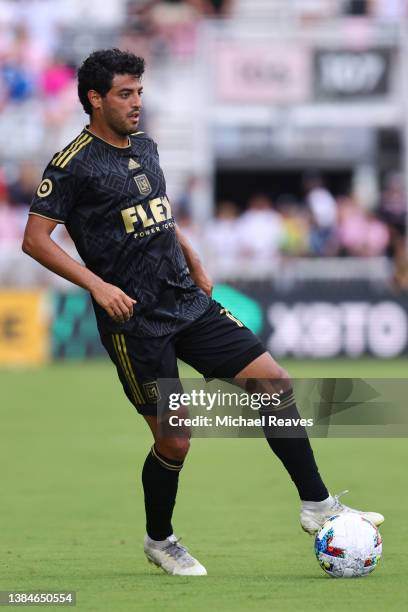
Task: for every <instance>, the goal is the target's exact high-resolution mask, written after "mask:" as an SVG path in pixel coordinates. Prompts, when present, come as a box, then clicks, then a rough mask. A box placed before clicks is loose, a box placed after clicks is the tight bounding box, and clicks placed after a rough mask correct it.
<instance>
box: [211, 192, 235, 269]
mask: <svg viewBox="0 0 408 612" xmlns="http://www.w3.org/2000/svg"><path fill="white" fill-rule="evenodd" d="M237 220H238V207H237V205H236V204H235V203H234V202H229V201H227V200H225V201H222V202H219V204H218V206H217V211H216V216H215V218H214V219H211V221H209V223H208V224H207V227H206V231H205V236H204V240H205V244H206V247H207V250H208V252H209V254H210V255H211V256H212V257H214V259H219V260H220V261H221V260H223V259H224V258H227V259H232V260H234V261H235V259H236V257H237V255H238V253H239V237H238V233H237Z"/></svg>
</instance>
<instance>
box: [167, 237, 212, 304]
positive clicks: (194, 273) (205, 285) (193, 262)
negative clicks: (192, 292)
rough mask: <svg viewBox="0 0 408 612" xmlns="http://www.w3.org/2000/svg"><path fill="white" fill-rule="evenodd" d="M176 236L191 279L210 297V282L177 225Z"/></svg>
mask: <svg viewBox="0 0 408 612" xmlns="http://www.w3.org/2000/svg"><path fill="white" fill-rule="evenodd" d="M176 235H177V238H178V240H179V242H180V245H181V248H182V251H183V253H184V257H185V258H186V262H187V265H188V268H189V270H190V274H191V278H192V279H193V281H194V282H195V284H196V285H197V287H200V288H201V289H202V290H203V291H205V293H206V294H207V295H211V293H212V290H213V283H212V280H211V279H210V277H209V276H208V274H207V272H206V271H205V269H204V267H203V265H202V263H201V261H200V258H199V257H198V255H197V253H196V252H195V251H194V249H193V247H192V246H191V244H190V243H189V241H188V240H187V238H186V237H185V236H184V234H183V233H182V231H181V230H180V228H179V227H178V225H176Z"/></svg>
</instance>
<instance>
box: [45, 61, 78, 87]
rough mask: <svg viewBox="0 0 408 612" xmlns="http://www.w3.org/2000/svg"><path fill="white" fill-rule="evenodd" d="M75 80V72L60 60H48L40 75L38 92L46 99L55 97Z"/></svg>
mask: <svg viewBox="0 0 408 612" xmlns="http://www.w3.org/2000/svg"><path fill="white" fill-rule="evenodd" d="M74 78H75V71H74V70H73V69H72V68H71V67H70V66H67V65H66V64H65V63H64V62H63V60H62V58H58V57H56V58H50V60H49V62H48V64H47V65H46V66H45V67H44V70H43V71H42V73H41V80H40V91H41V93H42V94H43V95H44V96H46V97H55V96H57V95H59V94H60V93H61V92H62V91H63V90H64V89H66V88H67V87H68V85H69V84H70V83H71V81H72V80H73V79H74Z"/></svg>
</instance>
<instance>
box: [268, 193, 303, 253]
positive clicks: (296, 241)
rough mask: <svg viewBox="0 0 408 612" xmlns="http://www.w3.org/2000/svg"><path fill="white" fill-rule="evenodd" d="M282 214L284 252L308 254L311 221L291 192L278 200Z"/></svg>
mask: <svg viewBox="0 0 408 612" xmlns="http://www.w3.org/2000/svg"><path fill="white" fill-rule="evenodd" d="M276 207H277V209H278V211H279V212H280V214H281V215H282V225H283V239H282V252H283V253H285V254H286V255H297V256H299V255H306V254H307V252H308V249H309V223H308V220H307V217H306V215H305V214H304V213H303V212H302V210H301V208H300V204H299V202H298V201H297V200H296V198H295V196H293V195H291V194H283V195H281V196H279V198H278V199H277V200H276Z"/></svg>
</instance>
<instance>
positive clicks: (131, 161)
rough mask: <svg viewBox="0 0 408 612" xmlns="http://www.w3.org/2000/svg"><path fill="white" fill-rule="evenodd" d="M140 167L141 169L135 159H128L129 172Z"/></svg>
mask: <svg viewBox="0 0 408 612" xmlns="http://www.w3.org/2000/svg"><path fill="white" fill-rule="evenodd" d="M140 167H141V166H140V164H138V163H137V161H136V160H135V159H132V158H130V159H129V165H128V168H129V170H136V168H140Z"/></svg>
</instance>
